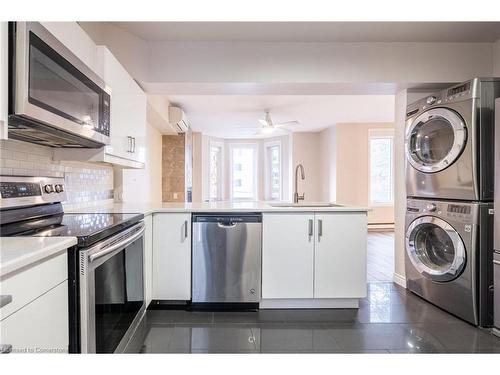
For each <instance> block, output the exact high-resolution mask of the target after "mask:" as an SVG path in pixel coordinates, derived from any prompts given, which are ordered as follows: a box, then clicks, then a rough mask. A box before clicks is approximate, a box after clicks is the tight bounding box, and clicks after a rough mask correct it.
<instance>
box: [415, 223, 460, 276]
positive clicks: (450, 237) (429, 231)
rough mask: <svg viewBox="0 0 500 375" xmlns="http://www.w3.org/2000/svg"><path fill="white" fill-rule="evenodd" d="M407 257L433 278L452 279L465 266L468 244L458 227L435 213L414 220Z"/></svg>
mask: <svg viewBox="0 0 500 375" xmlns="http://www.w3.org/2000/svg"><path fill="white" fill-rule="evenodd" d="M406 241H407V243H406V245H407V246H406V249H407V252H408V256H409V258H410V260H411V262H412V263H413V265H414V266H415V268H416V269H417V270H418V271H419V272H420V273H421V274H422V275H424V276H425V277H428V278H430V279H432V280H434V281H441V282H446V281H451V280H453V279H455V278H457V277H458V276H459V275H460V273H461V272H462V270H463V268H464V267H465V246H464V243H463V241H462V239H461V238H460V236H459V234H458V233H457V232H456V231H455V229H454V228H453V227H452V226H451V225H449V224H448V223H446V222H445V221H443V220H441V219H438V218H436V217H433V216H425V217H421V218H419V219H417V220H415V221H414V222H413V223H412V224H411V225H410V227H409V228H408V232H407V238H406Z"/></svg>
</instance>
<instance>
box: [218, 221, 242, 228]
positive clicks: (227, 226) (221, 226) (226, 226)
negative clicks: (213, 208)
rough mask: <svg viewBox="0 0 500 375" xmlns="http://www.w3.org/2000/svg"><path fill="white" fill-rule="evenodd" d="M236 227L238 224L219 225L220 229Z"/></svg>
mask: <svg viewBox="0 0 500 375" xmlns="http://www.w3.org/2000/svg"><path fill="white" fill-rule="evenodd" d="M236 225H238V223H229V224H224V223H220V222H219V223H217V226H218V227H219V228H224V229H231V228H235V227H236Z"/></svg>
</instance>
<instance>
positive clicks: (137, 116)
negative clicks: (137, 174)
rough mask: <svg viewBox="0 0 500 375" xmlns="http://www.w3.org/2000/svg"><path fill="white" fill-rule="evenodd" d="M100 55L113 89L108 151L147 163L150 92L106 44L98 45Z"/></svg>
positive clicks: (108, 81)
mask: <svg viewBox="0 0 500 375" xmlns="http://www.w3.org/2000/svg"><path fill="white" fill-rule="evenodd" d="M97 56H98V58H99V59H100V60H101V61H102V71H103V79H104V81H105V82H106V86H109V87H110V88H111V113H110V122H111V134H110V138H111V144H110V145H108V146H106V153H107V154H110V155H113V156H117V157H120V158H124V159H128V160H134V161H139V162H144V161H145V147H144V142H145V134H146V94H145V93H144V92H143V91H142V90H141V88H140V87H139V86H138V85H137V83H136V82H135V81H134V80H133V79H132V77H131V76H130V75H129V74H128V72H127V71H126V70H125V68H124V67H123V66H122V65H121V64H120V62H119V61H118V60H117V59H116V58H115V56H114V55H113V54H112V53H111V51H109V50H108V49H107V48H106V47H104V46H98V47H97ZM134 142H135V144H134Z"/></svg>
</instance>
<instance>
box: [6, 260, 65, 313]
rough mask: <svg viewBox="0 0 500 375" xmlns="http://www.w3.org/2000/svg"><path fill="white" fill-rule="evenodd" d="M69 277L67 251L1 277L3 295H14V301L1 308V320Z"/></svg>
mask: <svg viewBox="0 0 500 375" xmlns="http://www.w3.org/2000/svg"><path fill="white" fill-rule="evenodd" d="M67 279H68V255H67V252H66V251H64V252H63V253H59V254H57V255H55V256H52V257H50V258H47V259H44V260H42V261H40V262H37V263H35V264H33V265H31V266H29V267H27V268H23V269H21V270H19V271H16V272H13V273H11V274H7V275H5V277H3V278H2V279H1V282H2V295H10V296H12V302H10V303H9V304H7V305H5V306H4V307H2V308H1V309H0V320H4V319H5V318H7V317H8V316H9V315H11V314H12V313H14V312H15V311H17V310H19V309H20V308H22V307H23V306H25V305H27V304H28V303H30V302H31V301H33V300H34V299H36V298H38V297H40V296H41V295H42V294H44V293H46V292H47V291H48V290H50V289H52V288H53V287H55V286H56V285H58V284H60V283H62V282H63V281H64V280H67Z"/></svg>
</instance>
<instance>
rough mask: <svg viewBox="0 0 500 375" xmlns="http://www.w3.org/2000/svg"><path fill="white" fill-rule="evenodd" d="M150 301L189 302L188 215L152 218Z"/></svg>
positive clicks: (168, 214)
mask: <svg viewBox="0 0 500 375" xmlns="http://www.w3.org/2000/svg"><path fill="white" fill-rule="evenodd" d="M153 298H154V299H159V300H186V301H187V300H190V299H191V214H184V213H178V214H177V213H165V214H162V213H159V214H155V215H154V216H153Z"/></svg>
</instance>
